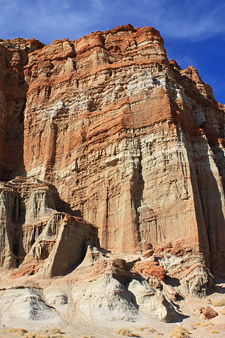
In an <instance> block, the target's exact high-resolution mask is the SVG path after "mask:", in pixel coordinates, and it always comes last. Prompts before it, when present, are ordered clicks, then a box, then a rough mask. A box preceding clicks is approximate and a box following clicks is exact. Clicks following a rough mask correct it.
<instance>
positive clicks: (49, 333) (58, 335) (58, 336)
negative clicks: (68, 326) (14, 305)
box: [3, 328, 70, 338]
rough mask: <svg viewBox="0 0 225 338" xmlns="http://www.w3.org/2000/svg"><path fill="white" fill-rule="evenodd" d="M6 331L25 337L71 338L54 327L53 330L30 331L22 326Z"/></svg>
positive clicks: (6, 330) (6, 331)
mask: <svg viewBox="0 0 225 338" xmlns="http://www.w3.org/2000/svg"><path fill="white" fill-rule="evenodd" d="M3 332H4V333H14V334H15V335H17V336H20V337H23V338H62V337H63V338H70V337H69V336H66V335H65V332H63V331H62V330H61V329H59V328H53V329H51V330H41V331H28V330H25V329H21V328H13V329H5V330H4V331H3Z"/></svg>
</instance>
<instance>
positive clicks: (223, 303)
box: [212, 298, 225, 306]
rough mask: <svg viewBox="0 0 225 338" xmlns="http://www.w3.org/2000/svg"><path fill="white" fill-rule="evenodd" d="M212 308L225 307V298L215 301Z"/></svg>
mask: <svg viewBox="0 0 225 338" xmlns="http://www.w3.org/2000/svg"><path fill="white" fill-rule="evenodd" d="M212 305H213V306H225V298H222V299H220V300H217V301H216V302H214V303H212Z"/></svg>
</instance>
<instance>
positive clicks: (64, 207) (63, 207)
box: [51, 185, 83, 217]
mask: <svg viewBox="0 0 225 338" xmlns="http://www.w3.org/2000/svg"><path fill="white" fill-rule="evenodd" d="M51 188H52V191H53V196H54V202H55V207H56V210H57V211H59V212H65V213H67V214H70V215H72V216H76V217H82V216H83V215H82V213H81V210H73V209H71V206H70V204H69V203H67V202H65V201H63V200H62V199H61V198H60V196H59V192H58V190H57V188H56V187H55V186H53V185H52V186H51Z"/></svg>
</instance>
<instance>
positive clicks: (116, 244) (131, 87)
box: [0, 25, 225, 275]
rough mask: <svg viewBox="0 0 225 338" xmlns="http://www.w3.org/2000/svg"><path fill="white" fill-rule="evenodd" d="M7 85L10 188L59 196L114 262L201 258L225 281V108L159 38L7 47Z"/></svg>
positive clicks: (0, 89)
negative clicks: (40, 184) (138, 256)
mask: <svg viewBox="0 0 225 338" xmlns="http://www.w3.org/2000/svg"><path fill="white" fill-rule="evenodd" d="M0 74H1V76H0V116H1V118H0V119H1V120H0V172H1V180H2V181H8V180H10V179H13V178H14V177H15V176H18V175H19V176H23V177H28V178H29V179H30V180H32V179H39V180H41V181H44V182H47V184H50V185H51V186H53V187H55V192H54V193H53V195H54V198H53V199H54V200H55V201H54V203H55V207H56V210H58V211H60V212H61V211H65V212H67V213H70V214H71V215H73V216H80V217H83V218H84V219H85V221H87V222H89V223H91V224H93V225H96V226H97V227H98V228H99V231H98V236H99V239H100V245H101V246H102V247H103V248H105V249H107V250H111V251H112V252H114V253H143V252H145V251H146V250H149V249H153V250H154V251H155V252H157V250H158V252H161V251H164V252H165V251H166V252H172V253H174V254H175V255H178V256H179V255H183V254H187V253H196V254H197V253H199V252H200V253H203V254H204V257H205V261H206V262H207V265H208V267H209V268H211V269H212V270H213V272H215V273H216V274H220V275H222V274H224V264H225V220H224V215H225V203H224V189H225V157H224V149H225V140H224V138H225V108H224V106H223V105H221V104H218V103H217V102H216V101H215V99H214V97H213V93H212V90H211V88H210V87H209V86H208V85H207V84H205V83H204V82H203V81H202V80H201V79H200V77H199V75H198V72H197V70H196V69H195V68H193V67H192V66H190V67H188V68H187V69H184V70H182V69H180V67H179V66H178V65H177V63H176V62H175V61H170V62H169V61H168V59H167V55H166V51H165V49H164V47H163V39H162V38H161V36H160V34H159V32H158V31H156V30H155V29H154V28H152V27H144V28H136V29H135V28H134V27H132V26H131V25H126V26H120V27H116V28H115V29H113V30H109V31H106V32H100V31H99V32H95V33H92V34H90V35H87V36H84V37H82V38H80V39H78V40H76V41H70V40H68V39H65V40H55V41H53V42H52V44H51V45H49V46H44V45H43V44H42V43H40V42H39V41H37V40H33V39H32V40H24V39H20V38H18V39H14V40H6V41H3V40H1V41H0ZM34 188H35V187H34ZM5 189H6V186H5V185H3V187H2V190H1V191H2V197H1V203H2V207H1V208H2V209H1V210H3V209H4V208H5V205H8V204H7V203H8V202H7V199H6V198H5V193H4V191H5ZM7 189H8V188H7ZM46 189H47V188H46ZM15 201H16V200H13V199H12V202H10V203H12V208H13V205H14V204H15V203H16V202H15ZM13 203H14V204H13ZM36 207H37V203H36V204H35V202H34V205H33V208H34V209H35V208H36ZM14 209H15V207H14ZM6 214H7V213H4V212H2V215H6ZM2 217H3V216H2ZM4 217H7V216H4ZM66 217H67V216H66ZM68 217H69V216H68ZM37 223H38V221H37ZM4 224H5V223H4ZM13 226H14V225H12V227H13ZM167 243H170V244H169V246H170V249H169V250H165V246H167ZM7 245H8V247H10V245H12V244H11V243H10V241H9V243H8V244H7ZM162 248H164V249H162ZM11 251H12V250H11ZM10 257H11V256H10ZM10 259H13V261H14V266H15V262H16V260H17V258H15V257H13V258H12V257H11V258H10ZM4 260H5V258H4V257H3V258H2V261H4ZM155 268H156V267H155ZM35 269H36V267H35Z"/></svg>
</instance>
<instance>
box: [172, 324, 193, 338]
mask: <svg viewBox="0 0 225 338" xmlns="http://www.w3.org/2000/svg"><path fill="white" fill-rule="evenodd" d="M169 337H173V338H189V337H190V333H189V331H188V330H187V329H185V328H184V327H182V326H177V327H175V328H174V329H173V330H172V331H171V332H170V334H169Z"/></svg>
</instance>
